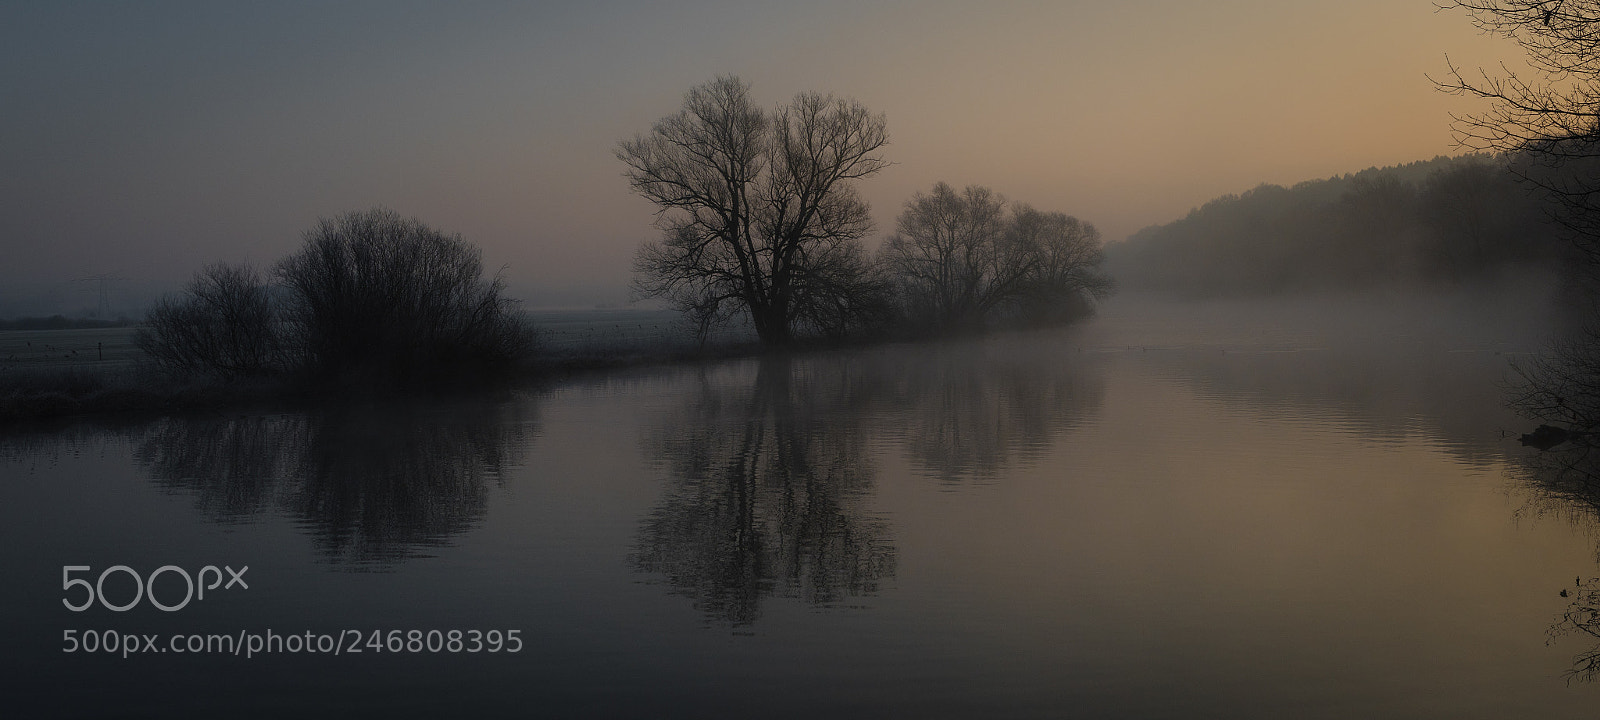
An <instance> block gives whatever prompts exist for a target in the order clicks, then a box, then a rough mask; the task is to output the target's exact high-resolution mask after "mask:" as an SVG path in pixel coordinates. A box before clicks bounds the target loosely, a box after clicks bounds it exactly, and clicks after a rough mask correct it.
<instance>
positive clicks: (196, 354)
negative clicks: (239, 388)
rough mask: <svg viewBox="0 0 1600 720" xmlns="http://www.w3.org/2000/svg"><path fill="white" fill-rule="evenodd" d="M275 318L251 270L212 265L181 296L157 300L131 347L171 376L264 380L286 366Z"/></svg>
mask: <svg viewBox="0 0 1600 720" xmlns="http://www.w3.org/2000/svg"><path fill="white" fill-rule="evenodd" d="M280 319H281V311H280V308H279V306H278V303H277V302H276V301H275V299H274V297H273V295H272V293H271V290H270V288H269V287H268V286H267V285H266V284H265V283H264V282H262V279H261V276H260V274H259V273H257V272H256V270H255V269H254V268H252V267H250V266H249V265H228V264H226V263H217V264H214V265H207V266H206V267H205V268H203V269H202V270H200V271H199V272H197V273H195V276H194V279H193V280H192V281H190V283H189V286H188V287H187V288H186V289H185V290H184V291H183V293H182V294H181V295H179V296H177V297H172V296H168V297H165V298H162V299H161V300H160V301H158V302H157V303H156V304H155V306H154V307H153V308H151V309H150V312H149V314H148V315H147V316H146V318H145V326H144V327H143V328H140V330H139V331H138V333H137V334H136V335H135V342H136V343H137V344H138V345H139V348H140V349H141V350H143V351H144V352H145V354H147V355H149V356H150V357H151V358H152V359H153V360H154V361H155V363H156V364H157V365H158V366H160V367H161V368H162V369H164V370H166V371H168V372H171V373H173V374H178V375H214V376H218V377H221V378H223V379H233V378H239V377H249V376H264V375H269V374H273V373H276V372H280V371H282V370H283V369H284V367H285V361H286V356H285V354H284V343H283V336H282V332H281V328H280V322H279V321H280Z"/></svg>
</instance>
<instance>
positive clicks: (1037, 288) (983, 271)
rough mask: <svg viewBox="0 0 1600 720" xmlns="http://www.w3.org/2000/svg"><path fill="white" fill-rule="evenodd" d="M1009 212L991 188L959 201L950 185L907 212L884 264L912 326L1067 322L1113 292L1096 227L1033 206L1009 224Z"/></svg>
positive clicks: (1019, 209)
mask: <svg viewBox="0 0 1600 720" xmlns="http://www.w3.org/2000/svg"><path fill="white" fill-rule="evenodd" d="M1005 208H1006V201H1005V199H1004V198H1002V197H1001V196H999V195H997V194H995V193H994V192H993V191H992V190H990V189H989V188H986V187H979V186H969V187H967V188H966V189H965V190H963V191H961V192H959V193H957V192H956V191H955V189H954V188H951V187H950V186H949V185H947V184H945V183H939V184H937V185H935V186H934V187H933V191H932V192H931V193H929V194H926V195H924V194H922V193H917V195H916V196H915V197H913V198H912V199H911V200H910V201H909V202H907V203H906V207H905V210H904V211H903V212H901V214H900V218H899V221H898V223H897V231H896V233H895V234H894V235H892V236H890V237H889V239H888V241H887V242H886V243H885V244H884V248H883V251H882V257H883V262H884V265H885V266H886V267H887V268H888V272H889V273H890V274H891V275H892V277H893V278H894V280H895V282H896V284H897V285H898V286H899V288H900V293H901V298H902V302H903V303H904V305H905V312H906V313H907V314H908V315H909V316H910V317H911V318H912V319H913V320H917V321H921V322H926V323H930V324H933V325H937V326H942V327H953V326H967V325H978V324H982V323H984V322H987V321H991V320H995V319H999V318H1001V317H1003V316H1008V315H1009V316H1012V317H1018V318H1027V319H1031V320H1044V319H1047V318H1053V319H1068V318H1069V317H1070V316H1073V315H1075V314H1078V313H1081V312H1083V311H1084V310H1086V309H1087V307H1088V305H1087V303H1088V302H1089V301H1091V300H1092V299H1094V298H1101V297H1105V296H1106V295H1107V294H1109V293H1110V292H1111V289H1112V284H1111V280H1110V278H1108V277H1106V276H1105V275H1103V274H1102V273H1100V272H1099V271H1098V268H1099V266H1100V264H1101V263H1102V262H1103V261H1104V254H1103V253H1102V251H1101V247H1100V233H1099V231H1097V230H1096V229H1095V228H1094V226H1093V225H1090V224H1087V223H1083V222H1081V221H1079V220H1078V219H1077V218H1074V217H1071V216H1069V215H1065V214H1063V213H1053V212H1040V211H1038V210H1035V209H1033V208H1032V207H1029V206H1027V205H1017V206H1015V207H1013V208H1012V211H1011V213H1010V216H1009V217H1008V216H1007V214H1006V212H1005Z"/></svg>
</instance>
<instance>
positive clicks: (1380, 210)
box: [1106, 155, 1572, 298]
mask: <svg viewBox="0 0 1600 720" xmlns="http://www.w3.org/2000/svg"><path fill="white" fill-rule="evenodd" d="M1513 163H1522V164H1519V165H1517V170H1518V171H1521V172H1527V171H1528V170H1529V168H1528V167H1527V166H1526V164H1525V163H1523V161H1521V160H1519V159H1517V158H1510V157H1492V156H1487V155H1465V156H1460V157H1437V158H1434V159H1432V160H1426V161H1421V162H1414V163H1409V164H1406V165H1397V166H1391V167H1384V168H1368V169H1366V170H1363V171H1361V172H1358V173H1354V174H1346V175H1340V176H1336V177H1331V178H1327V179H1324V180H1311V181H1307V182H1302V183H1299V184H1297V185H1295V186H1293V187H1288V188H1285V187H1282V186H1279V185H1267V184H1263V185H1260V186H1257V187H1256V188H1254V189H1252V190H1249V191H1247V192H1244V193H1242V194H1238V195H1233V194H1230V195H1224V196H1222V197H1219V198H1216V199H1214V200H1212V201H1210V202H1207V203H1206V204H1205V205H1202V206H1201V207H1198V208H1195V209H1194V210H1191V211H1190V212H1189V214H1188V215H1187V216H1185V217H1183V218H1182V219H1179V220H1176V221H1174V222H1171V223H1167V224H1165V225H1157V226H1152V227H1148V228H1145V229H1143V230H1140V231H1139V232H1137V233H1134V234H1133V235H1132V236H1130V237H1129V238H1128V239H1127V240H1124V241H1122V242H1118V243H1113V244H1111V245H1109V246H1107V248H1106V256H1107V259H1106V270H1107V272H1109V273H1110V274H1111V275H1112V276H1113V277H1115V278H1116V280H1117V282H1118V283H1119V285H1120V286H1121V287H1122V288H1124V289H1126V290H1131V291H1154V292H1161V293H1168V294H1172V295H1176V296H1179V297H1185V298H1248V297H1264V296H1275V295H1284V294H1290V293H1304V292H1330V291H1332V292H1338V291H1345V290H1370V289H1376V288H1382V287H1394V286H1432V287H1440V288H1451V287H1462V286H1471V285H1475V284H1479V283H1481V282H1483V281H1493V280H1497V279H1499V278H1500V277H1502V276H1504V275H1507V274H1516V275H1521V274H1525V273H1526V271H1528V270H1530V269H1555V268H1561V267H1563V266H1568V265H1571V262H1570V261H1571V259H1572V249H1571V247H1570V244H1569V243H1568V242H1567V241H1566V240H1564V239H1563V235H1562V228H1561V227H1560V226H1559V225H1558V224H1557V223H1555V222H1554V221H1553V220H1552V219H1551V218H1552V211H1553V208H1552V207H1550V206H1549V200H1548V197H1547V195H1545V194H1544V193H1542V192H1541V191H1539V190H1538V189H1537V188H1535V187H1533V186H1532V185H1531V184H1529V183H1527V182H1525V181H1522V180H1520V179H1519V178H1518V175H1517V173H1516V172H1513V171H1512V164H1513Z"/></svg>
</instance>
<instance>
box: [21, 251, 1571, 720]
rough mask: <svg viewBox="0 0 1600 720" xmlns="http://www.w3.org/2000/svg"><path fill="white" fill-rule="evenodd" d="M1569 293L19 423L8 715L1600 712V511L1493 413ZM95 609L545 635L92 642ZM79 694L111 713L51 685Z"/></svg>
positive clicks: (1113, 318)
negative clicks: (352, 651) (69, 600)
mask: <svg viewBox="0 0 1600 720" xmlns="http://www.w3.org/2000/svg"><path fill="white" fill-rule="evenodd" d="M1551 288H1552V286H1551V285H1550V284H1549V283H1544V282H1532V283H1528V284H1522V285H1514V286H1508V287H1503V288H1501V289H1500V290H1499V291H1496V292H1494V293H1492V294H1491V293H1471V294H1467V293H1463V294H1455V295H1439V294H1431V295H1430V294H1424V293H1418V294H1400V293H1395V294H1391V295H1388V296H1378V297H1373V296H1366V297H1364V298H1352V297H1337V296H1325V297H1317V298H1305V297H1302V298H1299V299H1293V300H1277V301H1272V302H1260V301H1256V302H1245V301H1217V302H1209V303H1191V304H1175V303H1172V302H1170V301H1165V300H1161V299H1159V298H1152V297H1146V296H1139V295H1124V296H1121V297H1118V298H1115V299H1113V300H1112V301H1110V302H1109V303H1107V304H1106V305H1105V306H1103V308H1102V310H1101V313H1100V316H1099V317H1098V318H1097V319H1096V320H1094V321H1091V322H1089V323H1087V324H1083V325H1080V326H1075V327H1069V328H1064V329H1057V330H1048V331H1032V332H1012V333H1003V334H998V335H992V336H989V337H984V338H969V339H960V340H950V341H945V342H936V343H918V344H892V345H882V346H876V347H870V348H860V349H850V350H836V351H819V352H813V353H807V354H801V355H796V356H793V357H789V358H787V359H785V358H778V357H767V358H749V359H741V360H731V361H726V362H721V363H712V364H705V365H695V366H675V367H660V368H640V369H634V370H626V371H619V372H614V373H611V374H607V375H604V376H600V377H595V378H591V379H587V380H582V381H578V382H573V383H570V384H566V385H562V386H559V387H554V388H550V389H545V390H537V391H528V392H525V393H523V394H520V395H517V396H515V397H502V398H497V399H493V400H488V401H483V402H457V403H450V404H440V403H431V402H423V403H417V404H398V405H384V406H373V407H365V408H344V409H339V408H328V409H325V410H314V411H306V412H296V413H275V414H265V415H260V414H252V413H248V412H236V413H230V414H225V415H217V414H206V415H197V416H183V417H170V418H165V419H161V420H158V421H154V422H143V421H139V422H123V423H121V424H95V423H87V422H86V423H79V424H74V425H69V426H67V427H56V428H50V429H39V430H36V431H33V432H27V433H13V434H11V435H8V436H6V437H5V438H3V439H0V481H3V485H0V494H3V495H0V499H3V502H0V522H3V526H4V527H7V528H8V532H9V533H10V537H11V538H13V541H11V542H8V543H6V544H5V545H4V548H3V549H0V554H3V556H4V557H5V566H6V567H11V568H17V569H18V572H19V573H20V574H19V575H18V578H21V580H19V581H18V582H13V583H8V584H7V588H6V590H5V591H4V593H3V594H0V611H4V612H5V613H6V614H7V615H8V616H9V617H13V618H17V619H18V621H17V622H14V623H11V624H9V625H8V628H9V629H8V635H10V646H11V647H13V648H18V650H17V651H15V652H11V653H8V654H7V657H6V659H5V660H4V666H3V667H0V671H3V673H4V677H5V678H6V680H4V681H3V684H4V688H5V693H6V695H7V696H8V697H13V698H21V700H19V701H18V702H22V703H26V704H27V705H28V706H29V707H44V708H47V710H46V711H45V712H43V713H42V715H43V716H63V717H75V716H83V717H87V716H96V715H101V714H105V713H106V712H111V711H122V712H131V713H135V714H138V713H146V714H170V713H172V712H181V711H183V710H194V711H215V710H216V709H217V708H222V707H225V706H226V707H228V712H229V714H233V715H243V716H251V715H256V716H269V715H279V714H282V713H283V712H301V711H305V710H306V709H308V708H316V709H317V710H318V711H319V712H324V713H326V712H334V711H338V712H358V713H384V714H392V715H397V716H415V717H423V716H432V715H437V714H439V713H446V714H459V713H474V712H476V713H490V714H503V713H506V712H510V711H512V710H514V709H515V710H517V711H519V712H520V711H527V710H529V709H537V710H538V712H540V713H543V714H550V715H564V716H572V715H611V716H616V715H622V716H646V715H649V716H685V717H689V716H695V717H706V716H710V717H727V716H733V715H741V714H754V713H760V714H762V715H771V716H778V717H808V716H818V715H828V716H859V717H869V716H872V717H876V716H883V715H885V714H893V713H912V714H916V715H919V716H930V717H970V716H974V715H991V716H992V715H996V714H998V715H1005V716H1016V717H1059V716H1063V715H1073V714H1080V715H1088V716H1126V715H1139V716H1151V717H1193V716H1197V715H1198V716H1228V717H1263V718H1267V717H1286V716H1295V717H1330V718H1332V717H1352V716H1359V717H1408V718H1409V717H1506V716H1547V717H1567V716H1573V715H1575V714H1576V713H1578V712H1580V709H1583V710H1586V709H1588V708H1591V707H1592V706H1593V702H1594V700H1595V693H1596V692H1597V691H1596V688H1595V687H1594V686H1592V685H1589V684H1584V683H1574V684H1570V685H1569V684H1568V683H1567V682H1566V681H1565V679H1564V673H1566V672H1567V671H1568V670H1570V669H1572V667H1573V665H1572V664H1573V662H1574V660H1575V658H1577V657H1578V656H1579V655H1580V654H1581V653H1583V652H1585V651H1586V650H1587V649H1588V647H1587V645H1586V644H1585V642H1584V641H1583V638H1582V637H1571V636H1569V637H1566V638H1563V639H1559V640H1558V641H1557V642H1554V643H1552V644H1550V645H1546V643H1545V641H1546V631H1547V630H1548V629H1549V628H1550V627H1551V626H1552V625H1553V624H1555V623H1556V622H1557V621H1558V620H1559V619H1560V617H1561V613H1562V612H1563V609H1564V608H1566V607H1567V603H1568V600H1567V599H1565V598H1563V597H1561V596H1559V595H1558V590H1561V589H1563V588H1567V587H1570V585H1571V583H1572V582H1573V578H1574V577H1575V576H1586V577H1587V576H1592V575H1594V574H1595V564H1596V553H1597V544H1596V540H1597V538H1596V535H1595V534H1594V532H1593V518H1592V516H1590V515H1586V514H1584V513H1582V512H1576V513H1574V512H1567V513H1555V512H1548V510H1549V508H1550V507H1551V506H1550V505H1548V504H1547V503H1545V501H1544V500H1543V499H1542V498H1543V497H1544V496H1543V495H1541V493H1540V492H1539V490H1538V489H1537V487H1536V486H1533V485H1530V484H1529V480H1530V478H1531V476H1530V474H1529V471H1528V468H1529V467H1530V465H1529V464H1528V459H1529V458H1530V457H1533V456H1532V455H1531V453H1534V452H1536V451H1532V450H1530V449H1527V448H1523V447H1521V446H1520V445H1518V444H1517V442H1516V439H1515V438H1516V435H1517V433H1519V432H1524V431H1526V430H1527V429H1528V428H1527V425H1528V422H1527V421H1525V420H1522V419H1520V418H1518V417H1517V416H1516V415H1515V414H1514V413H1512V412H1511V411H1510V410H1509V409H1507V408H1506V406H1505V405H1504V404H1503V384H1504V383H1505V382H1506V381H1507V380H1508V378H1509V377H1510V376H1509V375H1508V368H1509V367H1510V365H1509V363H1510V362H1511V361H1514V360H1516V359H1518V358H1524V357H1527V356H1528V353H1532V352H1535V351H1537V350H1538V349H1539V348H1541V347H1542V346H1543V343H1544V342H1545V341H1546V340H1547V339H1548V337H1549V335H1550V333H1551V332H1553V328H1554V321H1553V320H1551V321H1550V322H1548V323H1547V322H1544V321H1542V320H1535V321H1529V320H1528V318H1552V317H1553V316H1552V315H1551V314H1550V313H1546V312H1544V311H1543V310H1542V309H1541V308H1543V307H1545V304H1546V303H1547V301H1548V298H1549V295H1550V292H1551ZM225 562H227V563H232V564H234V565H235V566H237V565H239V564H248V565H250V566H251V568H252V569H251V571H250V572H251V578H252V579H253V580H254V582H253V583H252V586H251V589H250V590H249V591H248V592H240V593H238V594H232V595H222V596H218V597H216V598H214V599H212V598H209V597H208V599H207V600H206V601H205V602H204V603H203V604H196V605H194V606H192V609H186V610H185V611H184V612H181V613H162V612H159V611H156V610H154V609H152V608H149V607H145V606H141V607H139V608H136V609H134V610H131V611H128V612H126V613H111V612H108V611H105V610H103V609H99V608H96V609H93V610H90V611H86V612H84V613H71V612H69V611H66V610H64V609H62V608H61V607H59V605H58V603H59V602H60V599H59V597H60V595H61V593H60V592H59V590H58V589H57V587H56V584H57V583H56V582H55V580H56V577H57V576H58V575H59V574H60V572H61V571H60V566H62V565H75V564H88V565H91V566H93V567H95V568H97V569H98V568H101V567H105V566H109V565H113V564H127V565H129V566H131V567H134V568H137V569H140V570H142V571H144V572H148V571H149V570H152V569H154V568H156V567H158V566H161V565H165V564H177V565H180V566H183V567H198V566H200V565H203V564H207V563H216V564H221V563H225ZM96 572H98V570H96ZM92 627H100V628H107V629H110V628H122V629H126V630H127V631H130V632H141V633H156V634H161V635H162V636H163V637H164V636H166V635H167V634H171V633H192V632H215V633H224V634H226V633H230V632H233V633H237V632H238V630H239V629H241V628H244V629H248V630H250V631H265V630H266V629H267V628H273V629H276V630H278V631H280V632H286V631H298V632H304V631H306V630H312V631H314V632H319V633H336V632H339V631H340V630H341V629H343V628H357V629H360V630H363V631H371V630H375V629H383V630H387V629H390V628H396V629H409V628H423V629H427V628H450V627H461V628H471V627H477V628H489V627H498V628H502V629H509V628H516V629H520V630H521V631H522V632H521V637H522V638H523V640H524V641H525V643H526V646H525V647H524V648H523V649H522V650H521V652H518V653H515V654H497V655H494V656H490V655H487V654H479V655H471V656H469V655H466V654H455V655H452V654H450V653H448V652H441V653H426V652H423V653H418V654H408V653H398V654H386V653H368V654H366V655H354V656H350V655H343V656H327V655H310V654H300V655H291V654H277V655H261V656H257V657H255V658H252V659H248V660H247V659H244V658H236V657H233V656H230V655H221V656H185V655H173V654H170V653H168V654H151V655H146V656H134V657H130V658H128V659H126V660H124V659H122V658H120V657H113V656H86V655H83V654H67V653H62V652H61V648H60V644H61V633H62V631H63V628H92ZM61 677H73V678H79V679H80V681H81V682H83V683H85V684H86V685H88V686H93V687H97V688H103V692H100V693H94V694H88V695H84V696H77V697H73V698H70V699H66V700H52V699H49V698H46V697H44V695H43V694H42V693H43V691H42V690H41V688H44V687H48V686H50V679H51V678H61ZM818 688H826V689H827V690H826V691H825V692H818V690H817V689H818ZM234 701H245V702H241V703H240V704H239V705H238V706H234V705H232V704H230V703H232V702H234ZM48 703H54V704H48Z"/></svg>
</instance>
